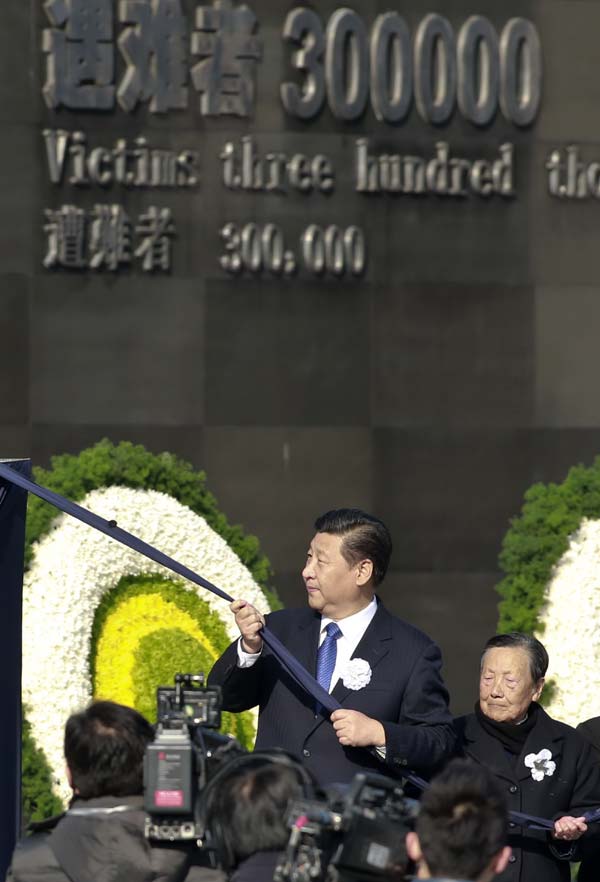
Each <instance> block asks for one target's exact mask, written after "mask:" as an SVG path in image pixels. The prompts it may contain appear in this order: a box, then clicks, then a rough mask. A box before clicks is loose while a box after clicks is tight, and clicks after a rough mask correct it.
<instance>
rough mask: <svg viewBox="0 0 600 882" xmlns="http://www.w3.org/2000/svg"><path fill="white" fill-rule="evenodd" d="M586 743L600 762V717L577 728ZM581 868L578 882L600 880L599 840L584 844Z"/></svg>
mask: <svg viewBox="0 0 600 882" xmlns="http://www.w3.org/2000/svg"><path fill="white" fill-rule="evenodd" d="M577 731H578V732H581V734H582V735H583V737H584V738H585V739H586V741H589V742H590V744H591V745H592V747H593V748H594V750H595V751H596V760H597V762H600V717H592V719H591V720H586V721H585V722H584V723H580V724H579V725H578V726H577ZM580 851H581V866H580V868H579V875H578V876H577V882H598V880H599V879H600V840H599V839H598V838H596V839H594V840H591V841H587V842H584V843H582V848H581V849H580Z"/></svg>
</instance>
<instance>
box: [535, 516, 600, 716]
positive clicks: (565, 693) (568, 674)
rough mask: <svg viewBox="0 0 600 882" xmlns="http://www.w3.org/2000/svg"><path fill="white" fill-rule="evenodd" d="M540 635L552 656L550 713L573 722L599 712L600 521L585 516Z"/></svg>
mask: <svg viewBox="0 0 600 882" xmlns="http://www.w3.org/2000/svg"><path fill="white" fill-rule="evenodd" d="M540 621H541V622H542V624H543V626H544V628H543V630H542V631H540V633H539V634H538V635H537V636H539V638H540V639H541V640H542V642H543V643H544V646H545V647H546V649H547V650H548V655H549V656H550V665H549V668H548V675H547V676H548V678H549V679H551V680H552V681H553V683H554V693H553V697H552V701H551V702H550V704H549V705H548V707H547V710H548V713H549V714H550V716H552V717H555V718H556V719H558V720H561V721H562V722H565V723H568V724H569V725H571V726H576V725H577V724H578V723H580V722H582V721H583V720H587V719H589V718H590V717H594V716H597V715H598V713H599V711H598V705H597V703H595V696H596V695H597V694H598V692H599V691H600V628H599V627H598V622H599V621H600V521H590V520H587V519H584V520H583V521H582V522H581V525H580V527H579V529H578V530H577V532H576V533H574V534H573V535H572V536H571V540H570V543H569V548H568V549H567V551H566V552H565V553H564V554H563V556H562V557H561V559H560V560H559V561H558V563H557V564H556V566H555V567H554V569H553V571H552V577H551V579H550V582H549V583H548V586H547V588H546V600H545V603H544V606H543V608H542V610H541V612H540Z"/></svg>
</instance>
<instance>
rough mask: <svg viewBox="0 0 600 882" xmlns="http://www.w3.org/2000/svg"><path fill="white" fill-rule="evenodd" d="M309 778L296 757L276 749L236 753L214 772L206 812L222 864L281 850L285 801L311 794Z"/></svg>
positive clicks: (231, 864) (284, 835) (284, 841)
mask: <svg viewBox="0 0 600 882" xmlns="http://www.w3.org/2000/svg"><path fill="white" fill-rule="evenodd" d="M313 783H314V782H313V780H312V777H311V776H310V774H309V772H308V771H307V770H306V769H304V768H303V767H302V766H301V765H300V763H299V762H297V761H296V760H294V759H293V758H291V757H290V756H288V755H287V754H285V753H281V752H276V751H274V752H273V753H272V754H271V755H270V754H267V753H265V754H249V755H248V756H245V757H240V758H239V759H236V760H234V761H233V762H232V763H230V764H229V765H228V766H226V767H225V768H224V769H223V770H222V771H221V772H219V773H218V774H217V775H216V776H215V778H213V780H212V781H211V783H210V784H209V788H208V789H209V793H208V794H207V804H206V816H207V826H208V829H209V830H210V831H211V835H212V840H213V844H214V846H215V848H216V850H217V852H218V855H219V860H220V863H221V864H222V866H223V867H224V868H225V869H228V870H230V869H232V868H234V867H236V866H237V865H238V864H240V863H242V861H245V860H246V859H247V858H249V857H250V856H251V855H253V854H256V853H257V852H267V851H282V850H283V849H284V848H285V847H286V845H287V843H288V840H289V837H290V830H289V827H288V826H287V824H286V821H287V813H286V810H287V807H288V803H289V802H290V801H291V800H294V799H298V798H301V797H303V796H312V787H313Z"/></svg>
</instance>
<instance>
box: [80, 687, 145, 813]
mask: <svg viewBox="0 0 600 882" xmlns="http://www.w3.org/2000/svg"><path fill="white" fill-rule="evenodd" d="M153 740H154V730H153V728H152V726H151V725H150V723H149V722H148V720H146V719H145V717H143V716H142V715H141V714H138V712H137V711H135V710H133V708H131V707H125V706H124V705H122V704H116V703H115V702H113V701H95V702H93V703H92V704H90V706H89V707H87V708H86V709H85V710H83V711H81V712H80V713H77V714H72V716H70V717H69V719H68V720H67V724H66V726H65V759H66V761H67V765H68V767H69V770H70V772H71V780H72V785H73V788H74V789H75V790H76V791H77V793H78V795H79V796H81V797H82V799H93V798H94V797H97V796H132V795H135V794H139V793H142V790H143V764H144V753H145V751H146V747H147V745H148V744H149V743H150V742H151V741H153Z"/></svg>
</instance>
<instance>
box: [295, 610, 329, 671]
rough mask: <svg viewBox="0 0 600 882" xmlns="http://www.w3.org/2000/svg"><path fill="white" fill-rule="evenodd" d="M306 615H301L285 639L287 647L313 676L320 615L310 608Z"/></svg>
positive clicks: (315, 665) (315, 664)
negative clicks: (286, 639)
mask: <svg viewBox="0 0 600 882" xmlns="http://www.w3.org/2000/svg"><path fill="white" fill-rule="evenodd" d="M306 612H307V615H305V616H302V618H301V619H300V620H299V622H298V624H297V626H296V628H295V630H294V631H293V632H292V634H291V635H290V637H289V638H288V641H287V648H288V649H289V650H290V652H291V653H292V655H293V656H294V657H295V658H297V659H298V661H299V662H300V664H301V665H302V666H303V667H305V668H306V670H307V671H308V673H309V674H312V676H313V677H314V676H315V670H316V667H317V647H318V644H319V630H320V625H321V616H320V615H319V614H318V613H314V612H313V611H312V610H307V611H306Z"/></svg>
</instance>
